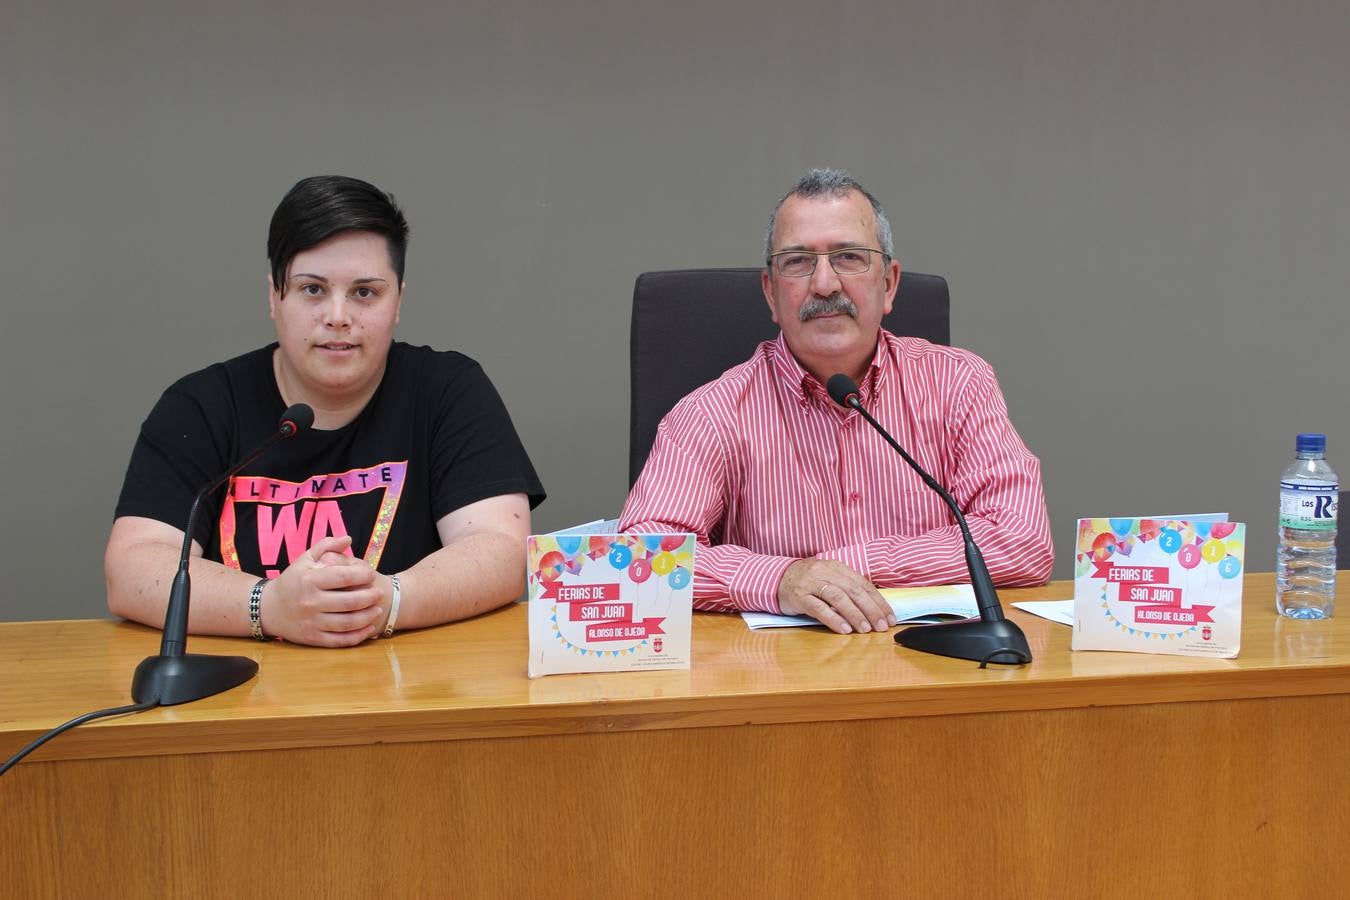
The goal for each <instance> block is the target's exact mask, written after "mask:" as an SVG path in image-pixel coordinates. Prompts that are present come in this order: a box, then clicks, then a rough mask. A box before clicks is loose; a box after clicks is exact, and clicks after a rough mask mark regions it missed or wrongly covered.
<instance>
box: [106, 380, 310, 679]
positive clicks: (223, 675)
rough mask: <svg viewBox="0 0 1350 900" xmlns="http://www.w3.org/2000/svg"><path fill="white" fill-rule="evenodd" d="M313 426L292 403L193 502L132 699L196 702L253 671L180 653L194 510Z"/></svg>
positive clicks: (240, 659)
mask: <svg viewBox="0 0 1350 900" xmlns="http://www.w3.org/2000/svg"><path fill="white" fill-rule="evenodd" d="M313 425H314V410H313V409H311V408H310V407H309V406H308V405H306V404H304V403H297V404H295V405H294V406H290V407H288V408H287V409H286V411H285V412H284V413H282V414H281V421H280V422H278V423H277V430H276V431H275V432H274V433H273V434H272V436H271V437H269V438H268V439H267V440H265V441H263V443H262V445H261V446H259V447H258V448H257V449H256V450H254V451H253V452H252V453H250V454H249V455H248V456H245V457H244V458H243V459H242V460H240V461H239V462H238V463H236V464H235V465H233V466H231V467H230V468H229V469H227V470H226V471H225V472H224V473H223V474H221V475H220V476H218V477H216V478H215V479H213V480H212V481H211V483H210V484H208V485H206V486H205V487H203V488H202V489H201V490H200V491H198V492H197V496H195V497H194V498H193V499H192V508H191V509H190V510H189V512H188V519H187V527H186V528H184V530H183V549H182V552H181V553H179V555H178V572H177V574H176V575H174V577H173V585H172V587H171V588H170V589H169V608H168V610H167V612H165V614H164V636H163V637H162V638H161V639H160V643H159V655H157V656H147V657H146V658H145V659H143V660H141V664H140V665H138V666H137V667H136V674H135V675H134V676H133V677H132V680H131V698H132V699H133V700H135V701H136V702H137V703H146V702H154V703H157V704H158V705H161V706H172V705H174V704H176V703H188V702H190V701H192V700H200V699H201V698H202V697H209V696H211V695H212V694H218V693H220V692H221V691H227V690H229V689H230V688H232V687H235V686H236V685H239V684H243V683H244V682H245V681H248V680H249V679H250V678H252V677H253V675H254V673H256V672H257V671H258V664H257V663H256V662H254V661H253V660H251V659H249V658H248V657H245V656H206V655H202V654H194V653H187V652H185V648H186V646H187V626H188V608H189V606H190V601H191V594H192V579H191V577H190V576H189V575H188V562H189V560H190V559H191V555H192V531H193V527H194V526H195V525H196V522H197V510H198V508H199V507H200V506H201V502H202V500H203V499H205V498H206V497H208V496H210V494H211V492H212V491H214V490H215V489H216V488H218V487H220V486H221V485H222V484H224V483H225V482H226V481H228V480H229V478H230V476H232V475H234V474H235V473H236V472H238V471H239V470H240V469H242V468H244V466H246V465H248V464H249V463H251V462H253V461H254V460H255V459H257V458H258V457H260V456H262V455H263V454H264V453H266V452H267V451H268V450H270V449H271V448H272V446H273V445H275V444H276V443H278V442H279V441H284V440H285V439H286V438H290V437H294V436H295V435H297V434H299V433H301V432H302V431H306V430H308V429H309V428H311V427H312V426H313Z"/></svg>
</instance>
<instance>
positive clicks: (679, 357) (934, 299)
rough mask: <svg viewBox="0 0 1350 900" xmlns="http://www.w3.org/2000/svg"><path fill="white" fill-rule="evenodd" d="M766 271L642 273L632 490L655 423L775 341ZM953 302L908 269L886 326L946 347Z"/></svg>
mask: <svg viewBox="0 0 1350 900" xmlns="http://www.w3.org/2000/svg"><path fill="white" fill-rule="evenodd" d="M761 271H762V270H761V269H676V270H673V271H669V272H644V273H643V274H641V275H639V276H638V279H637V283H636V284H635V285H634V286H633V323H632V336H631V338H630V341H629V353H630V365H631V381H630V385H629V389H630V391H631V392H632V395H631V401H630V412H629V419H628V484H629V485H630V486H631V485H632V484H633V482H634V481H636V480H637V477H638V475H639V474H640V473H641V472H642V466H643V465H644V464H645V463H646V461H647V454H648V452H650V451H651V448H652V442H653V441H655V440H656V426H657V424H658V423H659V422H660V421H661V418H662V417H663V416H665V414H666V413H668V412H670V410H671V408H672V407H673V406H674V405H675V404H676V403H678V402H679V401H680V398H682V397H684V395H685V394H688V393H689V392H690V391H692V390H693V389H694V388H696V387H698V386H699V385H702V384H706V383H707V382H709V381H712V380H713V379H714V378H716V377H717V376H718V375H721V374H722V373H723V372H725V371H726V370H727V369H729V368H731V367H732V366H734V365H736V364H737V363H742V362H745V361H746V360H747V359H749V358H750V354H751V353H752V352H754V349H755V345H756V344H758V343H759V342H760V341H766V340H770V339H772V338H774V337H775V336H777V334H778V326H777V325H775V324H774V323H773V320H772V319H770V318H769V307H768V306H767V305H766V304H765V302H764V291H763V289H762V288H761V287H760V272H761ZM949 305H950V300H949V297H948V294H947V280H946V279H945V278H942V277H941V276H938V275H923V274H920V273H918V272H904V273H902V274H901V275H900V288H899V290H897V291H896V295H895V305H894V306H893V307H892V309H891V312H890V314H889V315H887V316H886V318H885V320H884V321H883V324H884V326H885V327H886V328H887V330H889V331H892V332H894V333H896V334H902V335H908V336H911V337H921V338H926V339H927V340H930V341H932V342H933V343H935V344H948V343H951V325H950V321H949V318H948V314H949Z"/></svg>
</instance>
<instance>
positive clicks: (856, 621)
mask: <svg viewBox="0 0 1350 900" xmlns="http://www.w3.org/2000/svg"><path fill="white" fill-rule="evenodd" d="M765 252H766V264H765V268H764V273H763V276H762V280H763V286H764V297H765V299H766V300H767V301H768V304H769V311H770V315H771V316H772V317H773V321H774V322H775V323H776V324H777V325H778V326H779V328H781V329H782V332H781V334H780V335H779V337H778V339H777V340H774V341H766V342H765V343H763V344H761V345H760V346H759V347H758V348H757V349H756V351H755V354H754V355H753V356H752V357H751V358H750V359H749V360H748V361H747V362H745V363H742V364H741V365H739V366H736V367H735V368H732V369H730V370H728V371H727V372H726V373H724V374H723V375H722V376H721V377H720V378H718V379H717V380H716V381H713V382H710V383H708V384H706V385H704V386H703V387H701V388H699V389H698V390H696V391H694V392H693V393H691V394H690V395H689V396H687V397H685V398H684V399H683V400H682V401H680V403H679V404H677V405H676V407H675V408H674V409H673V410H671V412H670V413H669V414H668V415H667V416H666V417H665V419H663V420H662V422H661V424H660V427H659V428H658V430H657V435H656V441H655V443H654V444H653V446H652V451H651V455H650V456H649V457H648V459H647V463H646V466H645V467H644V468H643V470H642V475H641V476H640V477H639V478H638V480H637V483H636V484H634V485H633V490H632V492H631V493H630V494H629V497H628V502H627V503H626V504H625V506H624V510H623V514H622V517H621V521H620V527H621V528H622V529H624V530H631V531H636V532H678V531H690V532H693V533H695V534H697V535H698V536H699V540H700V547H699V552H698V554H697V557H696V562H695V573H694V605H695V607H696V608H699V609H706V610H718V611H737V610H760V611H767V612H775V613H776V612H782V613H784V614H788V615H809V616H811V617H813V618H815V619H817V620H819V621H820V622H821V623H822V624H824V625H827V626H829V627H830V628H831V629H832V630H834V631H836V632H838V633H840V634H849V633H851V632H868V631H885V630H886V629H887V628H888V627H889V626H891V625H894V624H895V620H894V616H893V615H892V614H891V611H890V607H889V605H888V604H887V603H886V602H885V601H884V600H883V599H882V597H881V595H880V594H879V593H878V591H877V588H878V587H898V586H902V585H923V584H949V583H955V582H960V581H967V580H969V575H968V574H967V570H966V564H965V555H964V552H963V549H962V542H961V538H960V532H959V530H958V529H957V526H956V524H955V523H954V522H953V521H952V518H951V514H950V512H949V511H948V510H947V508H946V506H945V505H944V504H943V503H942V500H941V499H940V498H939V497H938V496H937V495H936V494H935V493H934V492H932V491H931V490H929V489H928V488H927V487H925V486H924V485H923V483H922V482H921V481H920V480H919V477H918V476H917V475H915V474H914V473H913V472H912V471H911V470H910V469H909V468H908V467H907V466H906V465H905V463H904V461H903V460H901V458H900V457H899V455H898V454H896V453H894V451H892V450H891V449H890V448H889V447H888V446H886V444H885V443H884V442H883V441H882V440H881V439H880V437H879V436H878V435H877V434H875V433H874V432H873V431H872V430H871V429H870V428H869V427H868V426H867V424H866V423H865V422H864V421H862V419H861V417H860V416H859V415H858V413H857V412H855V411H853V410H847V411H846V410H844V409H843V408H841V407H839V406H838V405H837V404H835V403H834V402H833V401H832V400H831V399H830V397H829V395H828V393H827V392H826V390H825V386H824V385H825V382H826V381H828V379H829V378H830V376H831V375H834V374H835V373H837V372H843V373H845V374H847V375H849V376H850V377H852V378H853V379H854V381H856V382H857V384H858V385H859V387H860V389H861V400H862V402H863V405H864V406H865V407H867V408H868V409H869V410H870V411H871V412H872V413H873V415H874V416H875V417H876V418H877V419H878V421H880V422H881V423H882V424H883V425H885V426H886V427H887V429H888V430H889V431H890V432H891V433H892V434H893V435H894V436H895V438H896V439H897V440H898V441H899V442H900V444H901V445H902V446H904V447H905V448H906V450H908V451H909V453H910V454H911V455H912V456H913V457H914V458H915V459H916V460H917V461H918V462H919V464H920V465H921V466H923V467H924V468H925V469H927V470H928V472H930V473H931V474H932V475H933V477H934V478H936V479H937V480H938V481H939V482H940V483H942V484H943V485H944V486H946V487H947V488H948V490H950V491H951V493H952V495H953V497H955V499H956V501H957V502H958V503H959V504H961V507H962V509H963V511H964V512H965V514H966V516H967V518H968V519H969V523H970V529H971V532H972V534H973V535H974V537H975V540H976V542H977V543H978V544H979V546H980V549H981V550H982V551H983V554H984V558H985V561H986V562H987V563H988V566H989V571H990V573H991V574H992V576H993V578H994V580H995V582H996V583H998V584H1001V585H1030V584H1042V583H1044V582H1045V581H1046V580H1047V579H1048V578H1049V576H1050V569H1051V566H1052V564H1053V562H1054V551H1053V547H1052V545H1051V541H1050V526H1049V521H1048V517H1047V516H1046V510H1045V496H1044V492H1043V490H1042V487H1041V476H1040V463H1039V462H1038V461H1037V459H1036V457H1034V456H1033V455H1032V454H1031V452H1030V451H1029V450H1027V448H1026V445H1025V444H1023V443H1022V440H1021V438H1020V437H1018V435H1017V432H1016V431H1015V430H1014V429H1013V426H1012V423H1011V422H1010V421H1009V420H1008V413H1007V406H1006V405H1005V403H1004V401H1003V395H1002V393H1001V392H1000V390H999V387H998V382H997V381H996V380H995V377H994V372H993V370H992V369H991V368H990V367H989V365H988V364H987V363H985V362H984V361H983V360H982V359H980V358H979V357H977V356H975V355H974V354H972V353H969V352H967V351H965V350H959V349H956V348H953V347H941V346H935V345H933V344H930V343H928V342H927V341H924V340H920V339H917V338H905V337H897V336H896V335H893V334H891V333H890V332H888V331H886V330H885V329H883V328H882V327H881V320H882V317H883V316H884V315H885V314H886V313H888V312H889V311H890V309H891V304H892V302H893V301H894V298H895V291H896V288H897V287H898V285H899V282H900V266H899V264H898V263H897V262H896V261H895V259H894V257H893V251H892V247H891V228H890V223H889V222H888V221H887V219H886V214H885V212H884V211H883V210H882V208H881V205H880V204H879V203H877V201H876V199H875V198H874V197H872V195H871V194H869V193H868V192H867V191H866V190H865V189H864V188H863V187H862V185H860V184H859V183H858V182H857V181H855V180H854V179H853V178H851V177H849V176H848V175H847V174H845V173H843V172H839V171H836V170H832V169H813V170H812V171H811V172H809V173H808V174H807V175H806V177H804V178H803V179H802V180H801V181H799V182H798V183H797V185H796V187H794V188H793V189H792V190H791V191H790V192H788V194H787V195H786V196H785V197H784V198H783V199H782V200H781V201H779V204H778V206H777V207H776V208H775V209H774V212H773V215H772V216H771V217H770V220H769V228H768V234H767V238H766V247H765Z"/></svg>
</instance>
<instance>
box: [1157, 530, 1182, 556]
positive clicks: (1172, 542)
mask: <svg viewBox="0 0 1350 900" xmlns="http://www.w3.org/2000/svg"><path fill="white" fill-rule="evenodd" d="M1158 546H1159V547H1161V548H1162V551H1163V552H1164V553H1176V552H1177V550H1179V549H1181V533H1180V532H1178V531H1177V530H1176V529H1175V528H1164V529H1163V530H1162V531H1160V532H1158Z"/></svg>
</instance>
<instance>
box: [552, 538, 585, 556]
mask: <svg viewBox="0 0 1350 900" xmlns="http://www.w3.org/2000/svg"><path fill="white" fill-rule="evenodd" d="M558 549H560V550H562V552H563V553H564V554H566V555H567V556H576V555H577V551H578V550H580V549H581V535H577V534H573V535H566V534H565V535H560V536H559V537H558Z"/></svg>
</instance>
